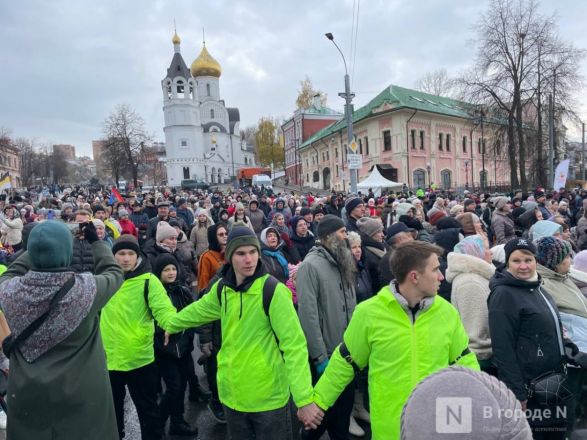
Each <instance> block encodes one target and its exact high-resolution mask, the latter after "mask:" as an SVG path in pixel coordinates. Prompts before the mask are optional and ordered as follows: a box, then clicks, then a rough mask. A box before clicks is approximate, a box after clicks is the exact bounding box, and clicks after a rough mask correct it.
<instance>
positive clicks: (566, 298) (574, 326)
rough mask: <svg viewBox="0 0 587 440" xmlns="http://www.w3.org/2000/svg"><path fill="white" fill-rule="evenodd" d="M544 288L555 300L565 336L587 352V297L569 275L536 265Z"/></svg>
mask: <svg viewBox="0 0 587 440" xmlns="http://www.w3.org/2000/svg"><path fill="white" fill-rule="evenodd" d="M538 273H539V274H540V276H541V277H542V282H543V286H544V289H545V290H546V291H547V292H549V293H550V296H551V297H552V299H554V301H555V302H556V305H557V307H558V311H559V314H560V317H561V321H562V324H563V327H564V328H565V329H566V331H567V337H568V338H569V339H570V340H571V341H573V342H574V343H575V344H577V346H578V347H579V349H580V350H581V351H583V352H587V299H586V298H585V297H584V296H583V294H582V293H581V291H580V290H579V288H578V287H577V286H576V285H575V283H574V282H573V280H572V279H571V277H570V276H569V275H568V274H567V275H561V274H559V273H557V272H555V271H553V270H550V269H548V268H546V267H544V266H542V265H540V264H539V265H538Z"/></svg>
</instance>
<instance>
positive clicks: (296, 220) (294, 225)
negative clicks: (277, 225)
mask: <svg viewBox="0 0 587 440" xmlns="http://www.w3.org/2000/svg"><path fill="white" fill-rule="evenodd" d="M302 220H303V221H304V222H305V221H306V220H305V219H304V217H302V216H301V215H296V216H295V217H294V218H292V219H291V230H292V232H293V234H295V233H296V228H297V227H298V223H299V222H301V221H302Z"/></svg>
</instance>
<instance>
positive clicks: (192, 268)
mask: <svg viewBox="0 0 587 440" xmlns="http://www.w3.org/2000/svg"><path fill="white" fill-rule="evenodd" d="M174 256H175V257H176V258H177V259H178V260H179V262H180V263H181V269H182V272H183V273H184V275H185V283H186V284H185V285H186V286H191V285H192V283H194V282H195V281H196V251H195V250H194V245H193V243H192V242H191V241H189V240H188V239H187V237H186V235H185V234H184V233H183V232H180V234H179V235H178V237H177V249H176V251H175V252H174Z"/></svg>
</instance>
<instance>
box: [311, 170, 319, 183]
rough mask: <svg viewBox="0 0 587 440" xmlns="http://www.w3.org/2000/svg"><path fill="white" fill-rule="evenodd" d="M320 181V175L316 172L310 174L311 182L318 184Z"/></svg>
mask: <svg viewBox="0 0 587 440" xmlns="http://www.w3.org/2000/svg"><path fill="white" fill-rule="evenodd" d="M319 181H320V173H319V172H318V171H314V172H313V173H312V182H319Z"/></svg>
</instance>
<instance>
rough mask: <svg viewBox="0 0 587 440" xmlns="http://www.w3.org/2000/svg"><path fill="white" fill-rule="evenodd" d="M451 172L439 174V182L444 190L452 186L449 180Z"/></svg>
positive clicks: (444, 171)
mask: <svg viewBox="0 0 587 440" xmlns="http://www.w3.org/2000/svg"><path fill="white" fill-rule="evenodd" d="M451 174H452V173H451V172H450V170H442V171H441V172H440V180H441V182H442V187H443V188H444V189H450V187H451V186H452V180H451Z"/></svg>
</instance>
